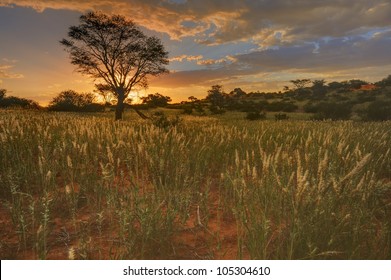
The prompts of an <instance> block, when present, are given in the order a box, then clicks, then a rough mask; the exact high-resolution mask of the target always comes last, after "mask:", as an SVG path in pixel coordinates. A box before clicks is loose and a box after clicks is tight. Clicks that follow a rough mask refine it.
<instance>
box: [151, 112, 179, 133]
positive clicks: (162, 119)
mask: <svg viewBox="0 0 391 280" xmlns="http://www.w3.org/2000/svg"><path fill="white" fill-rule="evenodd" d="M180 122H181V119H180V118H179V117H178V116H175V118H171V119H170V118H168V117H167V116H166V115H165V114H164V113H163V112H160V111H159V112H155V113H154V114H153V116H152V123H153V125H155V126H156V127H159V128H162V129H169V128H171V127H175V126H177V125H178V124H180Z"/></svg>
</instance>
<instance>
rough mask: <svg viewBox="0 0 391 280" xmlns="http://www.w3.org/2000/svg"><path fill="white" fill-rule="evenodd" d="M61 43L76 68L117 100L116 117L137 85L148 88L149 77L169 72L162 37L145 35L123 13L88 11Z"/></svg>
mask: <svg viewBox="0 0 391 280" xmlns="http://www.w3.org/2000/svg"><path fill="white" fill-rule="evenodd" d="M60 43H61V44H62V45H63V46H64V47H65V49H66V50H67V51H68V52H69V54H70V57H71V63H72V64H74V65H76V66H77V70H78V71H79V72H80V73H82V74H85V75H87V76H89V77H92V78H94V79H95V80H97V81H98V88H100V89H101V88H102V87H105V88H106V89H109V90H110V91H111V92H112V93H113V95H114V97H115V98H116V99H117V101H118V102H117V108H116V115H115V118H116V119H117V120H118V119H121V118H122V113H123V110H124V100H125V99H126V98H127V97H128V96H129V93H130V92H131V91H132V90H134V89H135V88H136V87H143V88H146V87H147V86H148V76H157V75H160V74H162V73H167V72H168V70H167V69H166V68H165V65H167V64H168V63H169V61H168V53H167V52H166V51H165V49H164V46H163V45H162V43H161V41H160V39H158V38H157V37H154V36H152V37H149V36H146V35H145V34H144V33H143V32H142V31H141V30H140V29H139V28H138V27H137V26H136V25H135V23H134V22H133V21H131V20H128V19H126V18H125V17H123V16H120V15H112V16H109V15H106V14H103V13H100V12H89V13H86V14H84V15H82V16H81V17H80V24H79V25H78V26H71V27H70V28H69V32H68V39H63V40H61V41H60Z"/></svg>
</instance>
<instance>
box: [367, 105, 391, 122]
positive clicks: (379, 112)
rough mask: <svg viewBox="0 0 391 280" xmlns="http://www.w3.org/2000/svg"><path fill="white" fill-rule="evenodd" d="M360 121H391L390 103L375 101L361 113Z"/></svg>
mask: <svg viewBox="0 0 391 280" xmlns="http://www.w3.org/2000/svg"><path fill="white" fill-rule="evenodd" d="M361 115H362V119H363V120H367V121H387V120H391V102H384V101H375V102H373V103H371V104H370V105H369V106H368V107H367V108H366V109H365V110H363V111H362V112H361Z"/></svg>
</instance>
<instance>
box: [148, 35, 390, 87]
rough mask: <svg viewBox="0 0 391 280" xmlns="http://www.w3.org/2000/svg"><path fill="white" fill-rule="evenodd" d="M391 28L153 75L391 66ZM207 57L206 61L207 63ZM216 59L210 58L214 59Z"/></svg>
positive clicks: (203, 77) (329, 71)
mask: <svg viewBox="0 0 391 280" xmlns="http://www.w3.org/2000/svg"><path fill="white" fill-rule="evenodd" d="M390 49H391V30H390V31H385V32H381V33H374V34H373V35H372V36H371V37H363V36H354V37H350V38H348V37H346V38H336V39H329V40H319V41H318V42H314V43H307V44H302V45H297V46H282V47H278V48H274V49H265V50H259V51H253V52H250V53H248V54H240V55H236V56H232V57H230V59H229V60H225V63H223V64H218V65H220V67H219V68H217V69H216V68H210V69H203V70H194V71H181V72H175V73H172V74H170V75H169V76H167V77H164V78H160V79H156V80H155V81H154V83H155V84H156V85H158V86H162V87H170V86H178V87H183V86H189V85H196V84H197V85H200V84H201V85H210V84H211V83H213V82H219V83H222V82H224V81H230V80H233V79H238V78H243V77H246V76H252V75H264V74H270V73H278V72H291V73H294V72H296V73H319V74H324V75H329V76H330V75H331V76H332V75H333V74H335V72H341V71H350V72H351V73H353V74H354V73H356V72H357V71H359V70H360V69H366V68H368V67H371V68H376V67H379V68H384V67H389V66H391V52H390V51H389V50H390ZM207 62H208V61H207V60H206V62H205V63H206V64H207ZM215 62H216V61H212V60H211V61H210V63H215Z"/></svg>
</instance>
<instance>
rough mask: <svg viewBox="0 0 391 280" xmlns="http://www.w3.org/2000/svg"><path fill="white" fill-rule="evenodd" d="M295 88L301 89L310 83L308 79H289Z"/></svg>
mask: <svg viewBox="0 0 391 280" xmlns="http://www.w3.org/2000/svg"><path fill="white" fill-rule="evenodd" d="M290 82H291V83H292V84H293V85H294V86H295V87H296V89H297V90H302V89H303V88H305V87H306V85H308V84H310V83H311V80H310V79H296V80H291V81H290Z"/></svg>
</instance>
